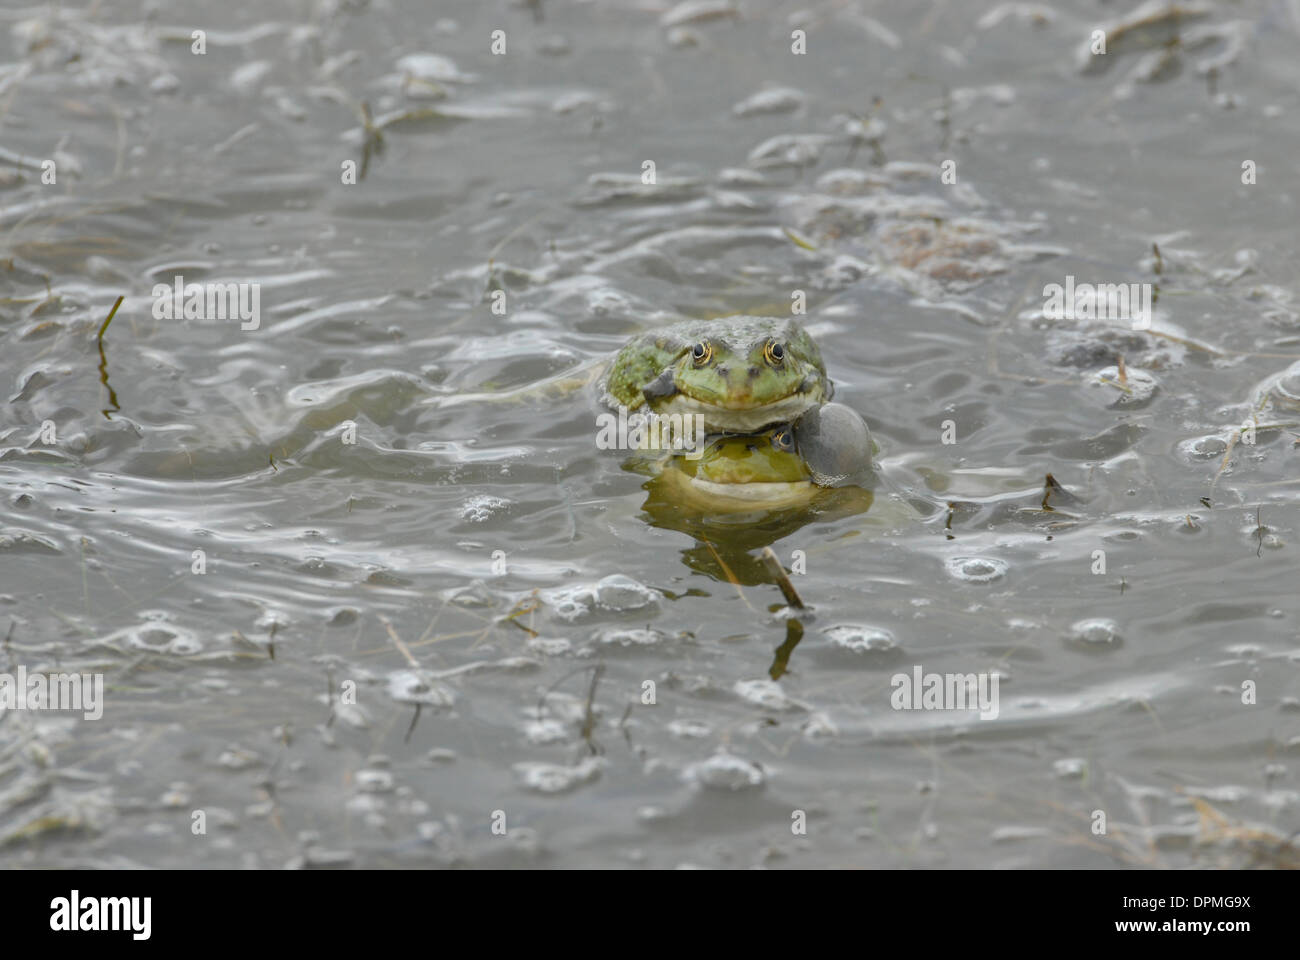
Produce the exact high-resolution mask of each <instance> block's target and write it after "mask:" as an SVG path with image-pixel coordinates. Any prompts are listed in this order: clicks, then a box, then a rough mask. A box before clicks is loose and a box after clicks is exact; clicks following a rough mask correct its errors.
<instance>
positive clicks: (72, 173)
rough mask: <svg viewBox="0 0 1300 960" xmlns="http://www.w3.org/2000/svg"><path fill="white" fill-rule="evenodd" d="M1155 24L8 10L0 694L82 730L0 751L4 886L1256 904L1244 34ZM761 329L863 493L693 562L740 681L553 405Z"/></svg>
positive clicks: (832, 9)
mask: <svg viewBox="0 0 1300 960" xmlns="http://www.w3.org/2000/svg"><path fill="white" fill-rule="evenodd" d="M1178 9H1179V10H1180V11H1182V14H1183V15H1182V16H1179V17H1177V18H1174V17H1171V16H1168V15H1167V10H1168V8H1167V5H1164V4H1161V3H1155V4H1146V5H1143V6H1142V7H1141V8H1139V7H1138V5H1137V4H1131V3H1118V2H1115V3H1093V2H1086V0H1079V2H1069V3H1060V4H1050V5H1038V4H999V3H996V2H984V0H977V2H970V3H964V2H963V3H955V2H906V3H903V2H897V3H892V2H887V3H870V2H815V0H809V2H800V3H761V2H745V3H743V4H742V5H741V6H740V7H739V8H738V9H734V8H731V7H729V6H728V5H726V4H713V3H704V4H690V5H685V6H673V5H671V4H667V3H655V2H641V3H623V2H600V3H576V2H560V0H549V2H543V3H541V4H539V5H536V6H531V7H530V6H519V5H512V4H506V3H500V2H495V0H493V2H486V3H484V2H463V3H462V2H438V3H421V2H414V0H411V2H388V3H380V2H268V3H256V4H253V3H249V4H228V5H214V4H210V3H198V2H193V3H191V2H177V3H165V4H164V3H157V2H141V3H132V2H105V3H99V4H61V5H48V4H32V5H29V6H23V5H14V4H12V3H10V4H6V6H5V7H4V8H3V9H2V10H0V34H2V36H0V49H2V50H3V56H2V57H0V61H2V62H0V148H2V150H3V152H2V153H0V228H2V230H3V233H2V236H3V243H2V247H3V249H2V250H0V255H2V257H0V284H2V285H3V287H2V289H0V294H2V299H0V385H2V388H3V417H0V485H2V486H3V498H2V499H0V637H2V638H3V640H4V643H3V646H2V647H0V670H10V671H12V669H14V668H15V667H16V665H17V664H22V665H24V666H25V667H26V668H27V669H28V670H29V671H36V670H50V671H53V670H65V671H66V670H76V671H83V672H99V673H102V674H103V675H104V677H105V683H106V689H107V692H106V700H105V704H104V714H103V717H102V718H101V719H99V720H93V721H92V720H83V719H81V718H80V717H79V716H76V715H72V714H68V713H48V712H38V711H20V710H0V864H3V865H4V866H6V867H46V866H96V867H129V866H150V867H161V866H168V867H236V866H248V867H267V868H278V867H283V866H349V865H353V866H372V867H373V866H401V867H414V866H506V865H511V866H536V867H543V866H545V867H591V866H614V867H628V868H635V867H675V866H700V867H751V866H768V867H778V868H779V867H932V866H950V867H951V866H956V867H988V866H993V867H1018V866H1051V867H1085V868H1098V867H1102V868H1104V867H1117V866H1118V867H1138V868H1143V867H1191V866H1234V867H1236V866H1279V865H1280V866H1293V865H1295V863H1296V856H1295V848H1294V846H1288V838H1289V837H1291V835H1292V834H1293V833H1294V831H1296V830H1297V829H1298V828H1300V795H1298V794H1297V790H1296V771H1295V762H1294V761H1295V756H1296V752H1297V749H1298V748H1300V679H1298V676H1297V667H1298V666H1300V642H1298V641H1300V626H1298V625H1297V618H1298V616H1300V601H1297V597H1296V593H1297V570H1298V569H1300V568H1298V567H1297V563H1296V549H1297V536H1300V530H1298V522H1297V511H1296V506H1297V492H1298V489H1300V488H1298V484H1300V470H1298V468H1300V446H1297V440H1300V426H1297V423H1300V369H1294V368H1293V367H1292V365H1293V364H1295V363H1296V359H1297V358H1300V303H1298V301H1297V281H1296V274H1295V264H1296V253H1297V232H1296V223H1297V210H1296V191H1295V184H1296V175H1297V161H1296V157H1297V156H1300V135H1297V129H1298V126H1297V117H1298V116H1300V93H1298V92H1297V91H1300V59H1298V58H1297V57H1296V56H1295V50H1296V46H1297V42H1298V41H1300V4H1297V3H1295V2H1278V0H1258V2H1256V0H1243V2H1239V3H1229V2H1212V3H1205V4H1179V5H1178ZM1135 10H1137V11H1138V14H1137V15H1136V17H1133V12H1134V11H1135ZM1139 20H1146V21H1150V22H1149V23H1148V24H1147V25H1146V26H1145V27H1143V28H1141V29H1137V28H1136V27H1135V28H1134V29H1129V28H1127V27H1124V26H1120V28H1119V29H1116V24H1117V23H1118V24H1123V23H1124V22H1128V23H1131V24H1132V23H1136V22H1137V21H1139ZM1107 26H1109V29H1110V31H1111V42H1110V44H1109V46H1108V50H1107V53H1106V55H1105V56H1104V57H1095V58H1094V57H1089V56H1088V55H1087V54H1086V53H1081V51H1082V50H1084V49H1085V48H1086V45H1087V43H1088V41H1089V38H1090V36H1091V32H1092V30H1094V29H1096V28H1098V27H1107ZM195 29H202V30H204V31H206V44H207V46H206V53H204V54H203V55H201V56H200V55H195V54H194V53H192V52H191V43H192V39H191V34H192V31H193V30H195ZM796 29H802V30H804V31H805V33H806V42H807V53H806V54H804V55H794V54H792V53H791V43H792V40H791V32H792V31H793V30H796ZM494 30H503V31H505V40H506V52H505V54H504V55H493V54H492V52H491V51H490V44H491V35H492V31H494ZM363 103H365V104H366V105H367V107H368V109H369V111H370V116H371V117H372V126H374V127H378V128H380V129H382V149H378V148H377V147H376V141H375V138H374V137H373V136H370V135H368V134H367V133H366V128H365V124H364V122H363V119H362V117H363V109H362V106H361V105H362V104H363ZM367 141H369V145H367ZM46 159H54V160H55V161H56V163H55V166H56V169H57V182H56V183H54V184H43V183H42V182H41V169H42V168H41V163H42V161H43V160H46ZM647 160H650V161H653V162H654V164H655V167H656V179H657V182H656V184H655V185H653V186H647V185H643V184H642V182H641V174H642V170H643V163H644V162H645V161H647ZM346 161H354V162H355V163H357V164H358V165H359V166H362V167H364V177H362V178H361V179H360V181H359V182H358V183H356V184H345V183H343V182H342V181H343V176H342V170H343V165H344V163H345V162H346ZM946 161H953V162H954V163H955V167H950V168H949V169H952V170H955V173H956V182H955V183H945V182H943V180H942V178H941V174H942V171H943V170H944V164H945V162H946ZM1246 161H1250V163H1251V164H1253V169H1254V174H1255V176H1254V181H1255V182H1254V183H1250V184H1248V183H1243V179H1242V177H1243V163H1245V162H1246ZM178 274H179V275H183V277H184V278H185V281H186V282H237V283H254V282H255V283H257V284H259V285H260V297H261V311H262V315H261V324H260V327H259V328H258V329H256V330H241V329H240V325H239V323H238V322H237V321H220V320H184V319H180V320H156V319H154V316H153V313H152V310H153V303H154V300H153V297H152V295H151V291H152V288H153V286H154V284H156V283H165V284H171V283H172V282H173V280H174V277H175V276H176V275H178ZM1067 275H1073V276H1074V277H1075V278H1076V280H1077V281H1078V282H1092V283H1138V282H1149V283H1152V284H1154V285H1155V286H1156V293H1157V297H1156V304H1155V317H1154V322H1153V332H1151V333H1147V332H1141V331H1134V330H1132V328H1131V325H1130V324H1126V323H1115V322H1106V321H1090V320H1076V321H1056V320H1051V319H1048V318H1046V317H1045V316H1044V315H1043V302H1044V301H1043V296H1042V290H1043V287H1044V285H1046V284H1050V283H1064V281H1065V277H1066V276H1067ZM498 290H499V291H504V294H505V303H506V305H507V309H506V312H505V313H504V314H497V313H494V312H493V310H492V303H493V298H492V293H493V292H494V291H498ZM795 290H802V291H804V292H805V293H806V296H807V301H808V310H807V315H806V316H805V317H804V318H803V319H804V320H805V322H806V324H807V326H808V327H809V329H810V330H811V331H812V332H813V333H814V335H815V336H816V338H817V340H818V342H819V343H820V344H821V347H822V350H823V352H824V354H825V356H826V358H827V364H828V368H829V372H830V374H831V376H832V378H833V379H834V380H835V382H836V385H837V394H836V399H837V400H839V401H841V402H844V403H848V404H850V405H852V406H854V407H855V408H856V409H858V410H859V411H860V412H861V413H862V414H863V415H864V417H865V418H866V419H867V421H868V423H869V424H870V425H871V428H872V430H873V432H874V434H875V435H876V438H877V440H878V442H879V443H880V445H881V448H882V453H881V458H880V471H881V475H882V478H884V480H883V481H882V482H884V483H886V485H885V486H882V488H881V489H880V490H878V491H877V500H876V504H875V505H874V506H873V507H872V509H871V510H870V511H868V512H867V513H865V514H859V515H856V516H847V517H845V516H839V517H834V516H827V517H818V516H815V515H813V516H805V517H802V518H801V519H800V520H799V522H796V523H788V524H785V525H782V524H780V523H768V525H767V526H764V523H763V522H762V521H755V525H756V526H757V527H759V528H760V529H758V530H757V532H756V533H755V531H754V530H753V529H749V530H748V534H750V535H752V539H751V540H749V541H746V540H744V537H745V536H746V535H747V531H746V529H745V525H744V524H741V525H739V528H737V529H735V534H734V535H735V536H736V538H737V542H739V543H740V546H739V547H736V549H735V550H733V552H732V554H731V556H732V557H733V559H735V557H737V556H743V555H751V556H752V555H753V554H754V553H755V548H751V547H750V546H749V545H748V544H750V543H754V544H761V543H762V542H771V543H772V546H773V549H774V550H775V551H776V552H777V554H778V556H779V557H780V558H781V559H782V561H783V562H784V563H785V564H786V566H787V567H790V566H792V565H793V563H794V556H795V551H802V555H803V557H804V559H805V562H806V573H803V574H802V575H796V576H794V578H793V579H794V581H795V584H796V587H797V588H798V589H799V591H800V592H801V594H802V595H803V597H804V599H805V600H806V601H807V603H808V604H809V605H810V606H811V607H812V608H813V616H812V617H811V618H810V617H808V616H804V617H802V618H801V622H802V625H803V629H804V635H803V638H802V640H801V641H800V643H799V644H798V645H797V646H796V647H795V648H794V649H793V651H792V652H789V659H788V668H787V670H786V672H785V673H784V674H783V675H781V676H780V677H779V679H777V680H773V679H772V677H771V673H772V671H771V666H772V662H773V657H774V650H776V649H777V648H778V647H780V646H781V645H782V644H783V642H784V641H785V639H786V636H787V632H786V631H787V618H788V617H789V611H788V610H784V609H783V603H782V600H781V596H780V594H779V592H778V591H777V589H776V587H775V586H773V585H772V584H771V583H768V582H762V578H760V577H741V579H742V580H745V581H747V582H743V583H741V584H740V585H733V584H732V583H729V582H728V579H727V577H726V576H724V575H721V574H720V572H719V569H718V568H717V567H716V564H713V563H712V561H711V554H710V552H709V546H708V545H704V544H702V543H701V541H700V540H698V539H697V538H696V537H695V536H692V535H691V532H690V528H689V527H680V526H675V525H674V522H673V518H672V516H671V511H669V515H667V516H666V515H664V514H663V513H662V512H660V513H657V514H656V513H652V512H648V511H647V510H643V503H644V501H645V500H646V493H645V491H644V490H643V489H642V486H643V484H644V483H645V478H644V477H642V476H639V475H637V474H634V473H629V472H627V471H625V470H624V469H622V464H621V462H620V458H619V456H618V454H617V453H616V452H613V451H602V450H598V449H596V447H595V443H594V436H595V420H594V418H595V414H596V412H597V411H598V407H597V404H596V397H595V393H594V392H593V388H592V386H591V384H589V383H586V382H585V381H586V380H587V379H589V378H588V377H586V376H585V375H584V374H585V372H589V371H590V370H592V369H594V365H595V364H596V363H597V362H598V361H599V360H600V359H601V358H604V357H607V356H609V355H610V354H611V353H612V352H613V351H614V350H616V349H617V348H618V347H619V346H620V345H621V344H622V343H623V342H624V341H625V340H626V339H627V338H628V337H629V336H631V335H633V334H634V333H636V332H639V331H642V330H645V329H650V328H652V327H654V326H655V325H657V324H661V323H666V322H670V321H672V320H675V319H680V318H683V317H703V316H721V315H726V314H732V313H738V312H747V313H764V314H786V313H788V312H789V310H790V304H791V296H792V291H795ZM118 296H125V300H124V302H123V304H122V307H121V308H120V310H119V312H118V313H117V315H116V317H115V318H114V320H113V322H112V324H111V325H110V326H109V328H108V330H107V331H106V332H105V335H104V337H103V348H104V349H103V356H102V358H101V353H100V350H99V344H98V343H97V336H96V335H97V333H98V332H99V330H100V328H101V325H102V324H103V321H104V318H105V317H106V316H107V314H108V311H109V309H110V308H111V306H112V304H113V302H114V301H115V300H116V298H117V297H118ZM1119 357H1122V358H1123V361H1124V368H1125V371H1126V374H1127V377H1128V378H1129V379H1128V388H1127V389H1121V388H1120V387H1117V386H1115V385H1114V384H1115V383H1116V382H1117V380H1118V377H1119V373H1118V358H1119ZM101 368H102V371H103V373H104V378H103V379H104V380H106V383H105V382H103V381H102V380H101ZM1288 371H1290V372H1288ZM566 374H573V375H574V376H573V377H572V378H571V379H572V380H573V381H574V382H573V383H570V382H569V379H566V378H565V375H566ZM578 381H582V382H578ZM1151 386H1154V391H1152V390H1151V389H1150V388H1151ZM109 388H111V390H112V397H114V398H115V401H114V400H112V399H111V398H110V392H109ZM532 388H536V389H532ZM115 406H116V407H118V408H120V409H114V407H115ZM1252 417H1254V418H1255V420H1256V421H1257V422H1258V424H1259V425H1260V429H1259V430H1258V433H1257V442H1256V443H1255V444H1254V445H1249V444H1244V443H1237V442H1235V439H1234V431H1236V430H1238V428H1239V427H1240V426H1241V424H1243V423H1244V422H1245V421H1246V420H1247V419H1249V418H1252ZM47 421H52V422H53V424H54V425H55V429H56V433H57V442H55V443H52V444H51V443H45V442H42V439H41V431H42V424H44V423H46V422H47ZM349 421H350V422H352V423H355V425H356V438H357V442H356V443H355V444H348V443H345V442H344V432H345V430H346V425H347V423H348V422H349ZM946 421H951V422H952V425H953V428H954V429H955V439H956V442H955V443H952V444H944V443H942V442H941V436H942V433H943V430H944V426H945V422H946ZM1049 472H1050V473H1051V474H1052V475H1053V477H1054V478H1055V479H1056V481H1057V482H1058V483H1059V484H1060V485H1061V487H1062V488H1063V491H1062V492H1058V493H1054V495H1053V498H1052V499H1051V500H1050V501H1049V502H1050V503H1051V504H1054V505H1055V506H1056V508H1057V509H1055V510H1051V511H1044V510H1042V509H1041V504H1042V501H1043V494H1044V483H1045V479H1044V478H1045V475H1046V474H1047V473H1049ZM887 491H893V492H887ZM900 491H901V492H900ZM1203 498H1204V499H1203ZM909 504H910V505H909ZM949 504H951V505H952V506H951V507H950V506H949ZM918 505H919V506H918ZM732 526H733V528H736V527H737V525H735V524H733V525H732ZM724 535H725V530H724ZM733 546H734V545H733ZM714 549H717V550H723V551H725V550H726V549H727V544H726V543H719V544H715V545H714ZM196 550H202V551H204V556H205V557H206V572H205V573H203V574H201V575H199V574H195V573H193V572H192V570H193V564H194V551H196ZM1098 550H1101V551H1104V558H1105V572H1104V573H1094V572H1093V571H1094V569H1096V565H1097V559H1096V558H1097V554H1096V553H1095V551H1098ZM495 551H502V552H503V554H504V559H505V572H504V573H501V572H500V566H499V565H497V566H495V567H494V562H493V554H494V552H495ZM748 581H752V582H748ZM918 665H919V666H921V667H922V668H923V669H924V670H925V671H927V672H940V673H944V672H950V673H996V674H997V676H998V677H999V682H1000V694H1001V696H1000V713H999V716H998V718H997V719H995V720H979V719H977V718H975V717H974V716H973V715H971V714H954V713H952V712H927V711H915V712H913V711H896V710H893V709H892V708H891V706H890V694H891V686H890V678H891V677H892V676H893V675H894V674H895V673H898V672H905V673H910V672H911V671H912V670H913V668H914V667H915V666H918ZM598 666H599V667H601V669H600V670H599V671H598V672H597V671H596V669H595V668H596V667H598ZM593 677H595V683H594V685H593ZM647 681H651V682H653V683H654V686H655V701H656V702H655V703H654V704H647V703H644V702H643V691H644V690H645V689H646V687H645V684H646V683H647ZM1243 684H1247V686H1248V687H1249V685H1250V684H1253V685H1254V698H1253V699H1254V702H1253V703H1250V702H1243V700H1250V699H1251V697H1250V696H1249V695H1243ZM352 689H355V703H352V702H349V701H350V700H351V697H347V696H345V691H349V690H352ZM417 705H418V707H419V712H418V716H416V707H417ZM796 811H802V812H803V814H804V816H805V817H806V823H807V830H806V833H804V834H796V833H795V832H793V831H792V823H794V822H795V817H796ZM1098 811H1100V812H1102V813H1104V815H1105V819H1106V831H1105V833H1104V834H1099V833H1097V832H1094V829H1093V827H1094V824H1096V823H1097V822H1098V819H1097V812H1098ZM196 812H202V813H203V815H204V817H205V818H206V833H200V834H196V833H195V832H194V829H193V828H194V824H195V822H196V817H195V814H196ZM503 823H504V825H505V830H504V834H502V833H501V832H499V831H498V832H494V831H493V826H494V824H496V825H497V826H498V827H499V826H500V825H501V824H503Z"/></svg>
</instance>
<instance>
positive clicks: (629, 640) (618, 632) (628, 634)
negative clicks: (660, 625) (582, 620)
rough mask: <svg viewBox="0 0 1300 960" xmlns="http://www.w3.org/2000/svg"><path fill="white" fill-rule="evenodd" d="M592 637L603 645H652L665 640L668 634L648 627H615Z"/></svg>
mask: <svg viewBox="0 0 1300 960" xmlns="http://www.w3.org/2000/svg"><path fill="white" fill-rule="evenodd" d="M594 639H595V642H596V643H599V644H602V645H603V646H617V647H654V646H658V645H659V644H661V643H663V642H665V641H666V640H667V639H668V634H666V633H663V632H661V631H659V630H651V629H648V628H640V627H637V628H634V629H631V630H627V629H623V628H621V627H615V628H612V629H609V630H602V631H600V632H599V633H597V634H596V636H595V638H594Z"/></svg>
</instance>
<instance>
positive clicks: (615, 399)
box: [605, 316, 833, 433]
mask: <svg viewBox="0 0 1300 960" xmlns="http://www.w3.org/2000/svg"><path fill="white" fill-rule="evenodd" d="M605 393H606V400H607V402H608V403H609V405H611V406H615V405H621V406H623V407H626V408H627V409H628V410H629V411H633V412H639V413H654V414H657V415H660V416H673V415H681V416H682V417H683V418H685V417H687V416H693V415H696V414H698V415H701V416H702V417H703V418H704V419H703V429H704V430H705V431H706V432H707V433H717V432H723V431H726V432H735V433H748V432H753V431H757V430H761V429H763V428H764V427H768V426H771V425H772V424H779V423H789V422H791V421H793V420H795V419H796V418H798V417H799V416H800V414H802V413H804V412H805V411H806V410H808V409H809V408H810V407H813V406H816V405H817V404H820V403H824V402H825V401H827V400H829V399H830V398H831V395H832V393H833V387H832V384H831V381H830V379H829V378H828V377H827V376H826V367H825V365H824V364H823V363H822V356H821V351H820V350H818V349H817V344H816V343H814V342H813V340H812V338H811V337H809V336H808V334H807V332H806V331H805V330H804V329H803V327H801V326H800V325H799V324H798V323H796V322H795V321H794V320H791V319H785V318H776V317H744V316H741V317H725V318H722V319H718V320H687V321H683V322H681V323H675V324H672V325H671V326H668V327H664V328H662V329H659V330H654V331H650V332H648V333H643V334H641V335H640V336H638V337H636V338H634V339H633V340H632V341H631V342H629V343H628V344H627V346H625V347H623V349H622V350H620V351H619V353H618V355H617V356H616V357H615V358H614V362H613V365H612V366H611V367H610V369H609V373H608V375H607V376H606V378H605Z"/></svg>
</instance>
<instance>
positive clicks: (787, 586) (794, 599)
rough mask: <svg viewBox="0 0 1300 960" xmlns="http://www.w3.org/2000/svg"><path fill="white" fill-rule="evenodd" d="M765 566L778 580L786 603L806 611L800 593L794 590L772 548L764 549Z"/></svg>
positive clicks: (777, 583) (777, 582)
mask: <svg viewBox="0 0 1300 960" xmlns="http://www.w3.org/2000/svg"><path fill="white" fill-rule="evenodd" d="M762 556H763V565H764V566H766V567H767V571H768V573H770V574H772V576H773V577H774V578H775V579H776V585H777V586H778V587H780V588H781V595H782V596H784V597H785V602H786V603H788V604H789V605H790V606H792V607H794V608H795V609H796V610H802V609H804V604H803V600H802V599H800V597H799V591H797V590H796V589H795V588H794V584H793V583H791V582H790V576H789V574H787V573H786V572H785V567H783V566H781V561H780V560H779V559H777V556H776V553H775V551H773V550H772V548H771V547H764V548H763V554H762Z"/></svg>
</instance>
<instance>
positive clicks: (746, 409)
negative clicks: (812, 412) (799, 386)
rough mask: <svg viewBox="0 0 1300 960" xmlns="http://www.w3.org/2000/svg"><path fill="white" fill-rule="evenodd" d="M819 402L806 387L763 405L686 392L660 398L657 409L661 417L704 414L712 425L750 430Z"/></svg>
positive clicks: (745, 431)
mask: <svg viewBox="0 0 1300 960" xmlns="http://www.w3.org/2000/svg"><path fill="white" fill-rule="evenodd" d="M816 402H817V398H816V396H815V395H814V394H813V393H812V392H804V391H802V390H797V391H795V392H794V393H790V394H787V395H786V396H784V397H782V398H780V399H778V400H772V401H770V402H768V403H765V404H762V405H761V406H744V405H741V404H733V405H724V404H719V403H714V402H713V401H711V400H707V399H701V398H699V397H695V396H692V395H691V394H688V393H686V392H685V391H682V392H680V393H676V394H674V395H672V396H671V397H667V398H664V399H662V400H660V401H659V402H658V403H657V404H656V405H655V412H656V413H657V414H659V415H660V416H665V415H667V416H672V415H673V414H681V415H683V416H687V415H691V414H702V415H703V416H704V419H705V422H706V423H707V424H709V425H710V426H713V425H715V424H725V427H726V429H728V430H734V431H737V432H742V433H747V432H750V431H754V430H758V429H759V428H761V427H765V426H768V425H769V424H773V423H781V422H785V421H789V420H794V419H796V418H797V417H798V416H799V414H801V413H803V412H804V411H805V410H807V409H808V408H809V407H810V406H812V405H813V404H814V403H816Z"/></svg>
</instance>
